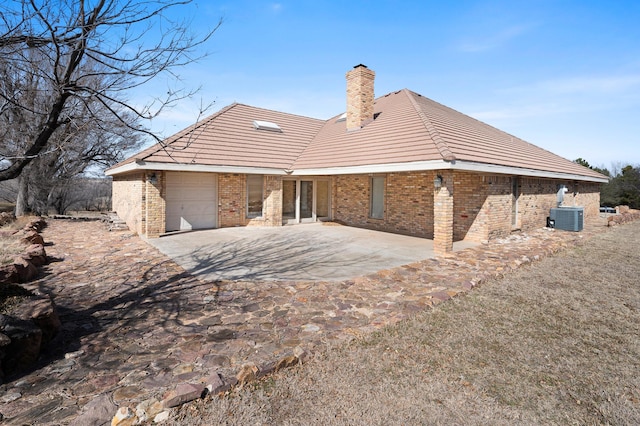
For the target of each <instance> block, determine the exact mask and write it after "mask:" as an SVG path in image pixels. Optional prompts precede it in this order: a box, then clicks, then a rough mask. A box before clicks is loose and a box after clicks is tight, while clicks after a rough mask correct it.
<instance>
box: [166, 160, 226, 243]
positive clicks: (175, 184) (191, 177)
mask: <svg viewBox="0 0 640 426" xmlns="http://www.w3.org/2000/svg"><path fill="white" fill-rule="evenodd" d="M217 187H218V185H217V179H216V175H215V174H214V173H177V172H173V173H167V198H166V209H167V210H166V220H167V224H166V231H167V232H170V231H182V230H191V229H206V228H215V227H216V226H217V223H218V218H217V212H218V202H217V199H218V195H217Z"/></svg>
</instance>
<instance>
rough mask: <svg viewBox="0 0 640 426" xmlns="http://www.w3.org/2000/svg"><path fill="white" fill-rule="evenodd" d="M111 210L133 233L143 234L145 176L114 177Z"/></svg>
mask: <svg viewBox="0 0 640 426" xmlns="http://www.w3.org/2000/svg"><path fill="white" fill-rule="evenodd" d="M111 185H112V196H111V209H112V210H113V211H115V212H116V213H118V216H119V217H120V219H122V220H124V221H125V222H126V224H127V226H128V227H129V229H130V230H131V231H133V232H136V233H138V234H140V235H142V234H144V232H143V228H142V225H143V218H144V215H143V213H142V211H143V189H144V174H143V173H133V174H129V175H120V176H114V177H113V182H112V184H111Z"/></svg>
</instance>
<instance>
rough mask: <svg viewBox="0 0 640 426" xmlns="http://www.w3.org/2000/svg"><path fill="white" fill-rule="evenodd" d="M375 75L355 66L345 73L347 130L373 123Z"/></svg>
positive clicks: (368, 70) (363, 67) (362, 66)
mask: <svg viewBox="0 0 640 426" xmlns="http://www.w3.org/2000/svg"><path fill="white" fill-rule="evenodd" d="M375 77H376V73H375V72H373V71H371V70H370V69H369V68H367V67H366V66H365V65H362V64H360V65H356V66H355V67H353V69H352V70H351V71H349V72H348V73H347V130H358V129H360V128H361V127H363V126H365V125H366V124H367V123H370V122H371V121H373V100H374V93H373V80H374V79H375Z"/></svg>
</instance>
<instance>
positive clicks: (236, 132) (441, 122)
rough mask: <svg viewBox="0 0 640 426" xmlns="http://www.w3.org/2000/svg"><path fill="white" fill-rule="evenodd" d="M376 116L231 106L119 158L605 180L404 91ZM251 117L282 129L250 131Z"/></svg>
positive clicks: (382, 101) (381, 104)
mask: <svg viewBox="0 0 640 426" xmlns="http://www.w3.org/2000/svg"><path fill="white" fill-rule="evenodd" d="M374 112H375V119H374V120H373V121H372V122H370V123H368V124H367V125H365V126H364V127H362V128H361V129H358V130H355V131H347V128H346V122H345V120H344V119H340V117H341V116H340V115H337V116H335V117H333V118H331V119H329V120H326V121H325V120H318V119H313V118H308V117H302V116H298V115H293V114H287V113H282V112H277V111H271V110H267V109H262V108H256V107H252V106H248V105H243V104H232V105H230V106H228V107H226V108H223V109H222V110H220V111H219V112H217V113H216V114H213V115H211V116H210V117H207V118H206V119H204V120H202V121H201V122H199V123H197V124H195V125H193V126H191V127H189V128H187V129H185V130H183V131H181V132H179V133H177V134H176V135H174V136H172V137H170V138H168V139H167V140H166V141H165V142H164V145H165V147H163V146H161V145H160V144H157V145H154V146H153V147H151V148H149V149H147V150H145V151H142V152H141V153H139V154H137V155H135V156H133V157H131V158H129V159H128V160H125V161H124V162H123V163H120V164H118V165H116V166H114V167H112V168H111V169H110V170H113V172H114V174H117V170H116V169H118V167H119V166H122V165H124V164H127V163H131V162H133V161H135V160H136V159H137V160H142V161H145V162H149V163H173V164H177V163H179V164H199V165H204V166H228V167H233V166H235V167H259V168H272V169H281V170H283V171H285V170H286V171H290V170H295V171H296V172H297V173H298V174H301V173H304V170H312V169H313V170H315V171H317V170H318V169H326V168H340V167H354V166H380V167H382V168H384V165H387V164H397V163H411V162H428V161H439V162H443V161H444V162H447V163H449V164H460V163H469V164H471V163H473V164H481V165H482V164H485V165H496V166H503V167H507V168H519V169H528V170H535V171H541V172H550V173H559V174H568V175H577V176H582V177H585V178H587V180H603V179H605V178H606V177H605V176H603V175H601V174H599V173H597V172H595V171H593V170H590V169H588V168H586V167H583V166H581V165H579V164H576V163H574V162H572V161H569V160H567V159H565V158H562V157H560V156H558V155H556V154H553V153H552V152H549V151H547V150H544V149H542V148H540V147H537V146H535V145H533V144H530V143H528V142H525V141H523V140H522V139H519V138H517V137H515V136H513V135H510V134H508V133H506V132H503V131H501V130H499V129H496V128H495V127H492V126H490V125H488V124H486V123H483V122H481V121H479V120H476V119H474V118H472V117H469V116H467V115H465V114H462V113H460V112H458V111H456V110H453V109H451V108H449V107H446V106H444V105H442V104H439V103H437V102H435V101H432V100H431V99H428V98H426V97H424V96H422V95H420V94H418V93H415V92H412V91H410V90H407V89H403V90H400V91H397V92H392V93H389V94H387V95H385V96H382V97H379V98H377V99H376V100H375V106H374ZM255 120H260V121H267V122H272V123H276V124H277V125H278V126H279V127H280V128H281V129H282V132H276V131H271V130H257V129H256V128H255V127H254V125H253V122H254V121H255Z"/></svg>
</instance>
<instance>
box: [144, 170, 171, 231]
mask: <svg viewBox="0 0 640 426" xmlns="http://www.w3.org/2000/svg"><path fill="white" fill-rule="evenodd" d="M152 173H155V176H156V182H155V183H152V182H151V181H150V176H151V174H152ZM145 178H146V179H145V187H144V193H145V199H146V203H145V209H144V214H143V216H142V217H143V218H145V225H143V229H144V228H146V230H145V231H144V232H145V234H146V236H147V238H157V237H159V236H160V235H162V234H164V233H165V230H166V224H167V221H166V211H167V210H166V202H165V200H166V195H167V194H166V193H167V189H166V188H167V185H166V173H164V172H160V171H156V172H147V174H146V175H145Z"/></svg>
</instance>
